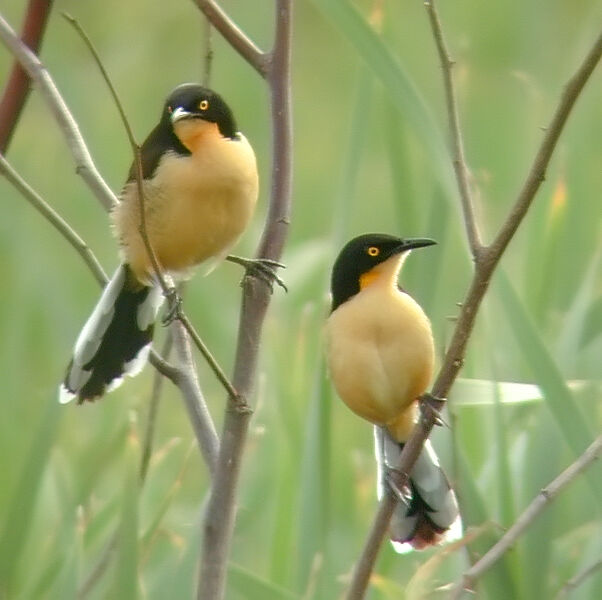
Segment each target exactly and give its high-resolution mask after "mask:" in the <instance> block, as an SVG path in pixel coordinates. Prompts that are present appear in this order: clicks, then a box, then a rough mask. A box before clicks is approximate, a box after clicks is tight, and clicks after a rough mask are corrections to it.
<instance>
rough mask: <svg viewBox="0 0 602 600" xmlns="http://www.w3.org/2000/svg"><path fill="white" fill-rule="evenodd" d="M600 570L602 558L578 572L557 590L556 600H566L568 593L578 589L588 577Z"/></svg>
mask: <svg viewBox="0 0 602 600" xmlns="http://www.w3.org/2000/svg"><path fill="white" fill-rule="evenodd" d="M600 569H602V558H601V559H600V560H597V561H596V562H594V563H593V564H591V565H589V567H586V568H585V569H583V570H582V571H579V573H577V575H575V576H574V577H571V578H570V579H569V580H568V581H567V582H566V583H565V584H564V585H563V586H562V587H561V588H560V590H559V592H558V594H557V595H556V600H560V599H561V598H566V597H567V596H568V595H569V592H571V591H572V590H574V589H576V588H578V587H579V586H580V585H581V584H582V583H583V582H584V581H585V580H586V579H587V578H588V577H591V576H592V575H593V574H594V573H595V572H596V571H599V570H600Z"/></svg>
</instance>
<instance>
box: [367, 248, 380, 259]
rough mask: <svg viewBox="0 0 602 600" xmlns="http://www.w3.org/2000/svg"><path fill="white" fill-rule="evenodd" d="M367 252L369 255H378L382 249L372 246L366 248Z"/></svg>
mask: <svg viewBox="0 0 602 600" xmlns="http://www.w3.org/2000/svg"><path fill="white" fill-rule="evenodd" d="M366 252H367V253H368V256H372V257H374V256H378V255H379V254H380V249H379V248H377V247H376V246H370V248H368V249H367V250H366Z"/></svg>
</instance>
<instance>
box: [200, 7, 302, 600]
mask: <svg viewBox="0 0 602 600" xmlns="http://www.w3.org/2000/svg"><path fill="white" fill-rule="evenodd" d="M207 4H213V3H206V2H200V1H198V0H197V5H199V7H200V8H201V9H202V10H203V11H204V12H205V14H206V15H207V17H208V18H209V19H210V20H211V22H212V24H213V25H214V26H215V27H216V29H218V30H219V31H220V32H221V33H222V34H224V37H225V38H226V39H228V40H231V38H232V36H234V37H236V36H237V31H238V29H237V28H236V27H235V26H234V27H233V28H230V25H228V24H226V28H227V31H226V32H225V31H224V21H223V18H222V17H219V18H218V19H217V20H216V17H215V16H214V14H213V13H211V12H207V10H205V9H203V6H202V5H207ZM275 8H276V15H275V21H276V32H275V38H274V47H273V50H272V52H271V53H270V57H271V60H267V61H266V60H264V59H265V55H263V56H261V57H257V55H256V53H257V52H258V51H257V50H256V49H255V50H252V52H251V55H252V57H253V58H254V59H256V63H259V64H261V65H263V66H264V67H265V68H269V70H268V71H265V72H264V73H262V74H264V75H265V76H266V77H267V80H268V83H269V86H270V92H271V114H272V131H273V134H272V135H273V138H272V157H273V164H272V184H271V194H270V204H269V208H268V214H267V218H266V224H265V227H264V231H263V234H262V238H261V241H260V243H259V247H258V250H257V256H259V257H262V258H269V259H272V260H278V259H279V258H280V255H281V253H282V249H283V247H284V243H285V240H286V236H287V233H288V223H289V220H290V209H291V176H292V169H291V164H292V129H291V128H292V125H291V110H290V108H291V107H290V104H291V100H290V44H291V20H292V1H291V0H277V2H276V7H275ZM236 39H239V38H236ZM237 49H238V50H239V52H241V54H243V56H245V52H242V51H241V50H240V49H239V48H237ZM258 70H259V69H258ZM260 72H261V71H260ZM269 302H270V292H269V289H268V286H266V285H264V284H263V283H262V282H260V281H258V280H257V279H256V278H255V277H245V278H244V280H243V298H242V307H241V313H240V321H239V329H238V342H237V349H236V359H235V366H234V375H233V378H232V382H233V383H234V386H235V388H236V390H238V392H239V394H240V398H239V401H238V402H232V401H230V402H228V406H227V410H226V414H225V419H224V425H223V429H222V436H221V445H220V452H219V456H218V463H217V467H216V470H215V475H214V479H213V486H212V488H211V496H210V499H209V504H208V507H207V511H206V514H205V517H204V527H203V542H202V556H201V567H200V572H199V582H198V587H197V599H198V600H221V599H222V598H223V597H224V595H225V587H226V570H227V563H228V555H229V552H230V545H231V540H232V534H233V530H234V520H235V516H236V492H237V486H238V480H239V474H240V467H241V461H242V454H243V451H244V447H245V441H246V438H247V432H248V427H249V421H250V417H251V409H250V407H249V405H248V402H247V398H248V397H249V394H250V393H251V391H252V389H253V386H254V383H255V377H256V369H257V359H258V351H259V344H260V338H261V330H262V325H263V321H264V318H265V315H266V311H267V308H268V305H269Z"/></svg>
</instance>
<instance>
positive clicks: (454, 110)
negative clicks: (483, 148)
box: [424, 0, 482, 257]
mask: <svg viewBox="0 0 602 600" xmlns="http://www.w3.org/2000/svg"><path fill="white" fill-rule="evenodd" d="M424 6H425V7H426V11H427V14H428V17H429V21H430V23H431V29H432V31H433V37H434V39H435V44H436V46H437V52H438V54H439V60H440V62H441V69H442V72H443V84H444V88H445V101H446V105H447V116H448V119H449V130H450V137H451V145H452V163H453V165H454V171H455V173H456V180H457V182H458V190H459V192H460V204H461V206H462V212H463V214H464V224H465V227H466V237H467V238H468V244H469V246H470V251H471V253H472V256H473V257H476V256H477V254H478V253H479V252H480V250H481V249H482V243H481V236H480V234H479V229H478V227H477V222H476V218H475V213H474V203H473V199H472V192H471V189H470V181H469V178H470V172H469V170H468V166H467V164H466V158H465V156H464V143H463V141H462V132H461V129H460V117H459V115H458V104H457V101H456V92H455V89H454V80H453V75H452V68H453V66H454V61H453V60H452V58H451V56H450V54H449V50H448V49H447V45H446V43H445V37H444V36H443V30H442V29H441V21H440V20H439V15H438V13H437V9H436V7H435V0H426V1H425V3H424Z"/></svg>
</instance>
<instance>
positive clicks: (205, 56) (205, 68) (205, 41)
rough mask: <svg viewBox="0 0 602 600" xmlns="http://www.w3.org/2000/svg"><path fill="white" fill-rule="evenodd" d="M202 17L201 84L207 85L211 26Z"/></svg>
mask: <svg viewBox="0 0 602 600" xmlns="http://www.w3.org/2000/svg"><path fill="white" fill-rule="evenodd" d="M202 19H203V33H204V35H203V79H202V81H203V85H204V86H205V87H209V83H210V82H211V68H212V67H213V27H212V26H211V21H209V19H208V18H207V17H202Z"/></svg>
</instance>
